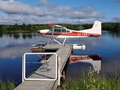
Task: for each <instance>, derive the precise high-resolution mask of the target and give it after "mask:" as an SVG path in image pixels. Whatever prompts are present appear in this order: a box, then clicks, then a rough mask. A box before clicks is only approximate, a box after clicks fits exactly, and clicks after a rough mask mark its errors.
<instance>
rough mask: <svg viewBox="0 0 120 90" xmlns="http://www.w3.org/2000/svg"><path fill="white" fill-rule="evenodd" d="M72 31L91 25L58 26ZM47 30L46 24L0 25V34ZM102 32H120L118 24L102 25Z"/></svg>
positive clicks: (90, 25) (119, 24)
mask: <svg viewBox="0 0 120 90" xmlns="http://www.w3.org/2000/svg"><path fill="white" fill-rule="evenodd" d="M59 25H62V26H65V27H67V28H69V29H73V30H81V29H88V28H91V27H92V26H93V24H59ZM47 28H49V26H48V24H25V23H23V24H22V25H18V24H14V25H0V33H16V32H18V33H19V32H36V31H37V30H40V29H47ZM102 30H108V31H112V32H120V23H102Z"/></svg>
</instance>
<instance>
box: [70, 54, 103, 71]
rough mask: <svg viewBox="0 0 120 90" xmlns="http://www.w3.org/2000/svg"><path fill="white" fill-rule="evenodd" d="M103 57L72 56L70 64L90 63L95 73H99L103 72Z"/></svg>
mask: <svg viewBox="0 0 120 90" xmlns="http://www.w3.org/2000/svg"><path fill="white" fill-rule="evenodd" d="M101 60H102V58H101V56H99V55H71V56H70V62H71V63H76V62H82V63H90V64H91V65H92V67H93V69H94V71H95V72H99V71H100V70H101Z"/></svg>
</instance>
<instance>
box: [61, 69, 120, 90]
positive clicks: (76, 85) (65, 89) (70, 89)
mask: <svg viewBox="0 0 120 90" xmlns="http://www.w3.org/2000/svg"><path fill="white" fill-rule="evenodd" d="M62 90H120V78H117V77H114V78H110V77H106V76H100V75H99V73H97V72H93V70H92V69H91V68H90V69H89V71H88V72H87V73H85V72H83V74H82V75H81V76H80V78H79V79H78V80H69V81H68V82H65V83H64V84H63V85H62Z"/></svg>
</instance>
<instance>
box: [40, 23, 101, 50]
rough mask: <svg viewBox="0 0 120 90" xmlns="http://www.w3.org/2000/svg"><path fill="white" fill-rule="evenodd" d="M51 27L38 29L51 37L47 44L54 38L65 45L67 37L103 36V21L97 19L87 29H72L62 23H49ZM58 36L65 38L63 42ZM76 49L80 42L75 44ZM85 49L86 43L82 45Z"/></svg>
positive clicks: (42, 33)
mask: <svg viewBox="0 0 120 90" xmlns="http://www.w3.org/2000/svg"><path fill="white" fill-rule="evenodd" d="M49 26H50V28H49V29H44V30H38V33H40V35H42V36H44V37H48V38H50V39H49V41H48V42H47V44H49V43H50V41H51V40H54V41H55V42H57V43H58V44H60V45H64V44H65V42H66V39H67V38H83V37H99V36H101V22H100V21H95V22H94V24H93V27H92V28H90V29H85V30H79V31H78V30H71V29H68V28H66V27H63V26H61V25H55V24H49ZM58 38H64V40H63V42H60V41H59V40H58ZM73 48H74V49H78V48H80V46H79V45H78V44H73ZM82 48H83V49H85V45H82Z"/></svg>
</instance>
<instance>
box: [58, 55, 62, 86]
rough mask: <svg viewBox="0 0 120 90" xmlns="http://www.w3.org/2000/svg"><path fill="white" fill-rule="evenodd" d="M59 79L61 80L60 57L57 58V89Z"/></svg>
mask: <svg viewBox="0 0 120 90" xmlns="http://www.w3.org/2000/svg"><path fill="white" fill-rule="evenodd" d="M60 78H61V72H60V57H58V87H59V86H60Z"/></svg>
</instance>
